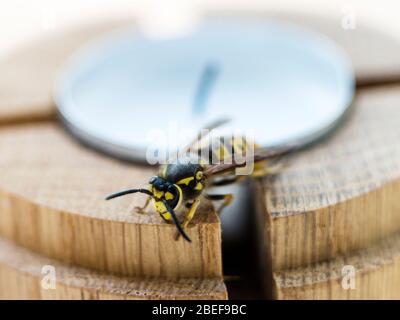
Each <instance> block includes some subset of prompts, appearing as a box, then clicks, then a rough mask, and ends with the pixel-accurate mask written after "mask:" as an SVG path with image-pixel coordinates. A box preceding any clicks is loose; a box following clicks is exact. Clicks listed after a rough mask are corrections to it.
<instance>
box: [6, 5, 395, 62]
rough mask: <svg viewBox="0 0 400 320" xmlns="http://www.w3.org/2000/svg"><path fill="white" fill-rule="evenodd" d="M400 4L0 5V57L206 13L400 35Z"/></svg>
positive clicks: (173, 24) (163, 27)
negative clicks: (45, 40) (113, 25)
mask: <svg viewBox="0 0 400 320" xmlns="http://www.w3.org/2000/svg"><path fill="white" fill-rule="evenodd" d="M399 8H400V4H399V3H398V1H395V0H381V1H379V2H378V1H374V0H353V1H350V0H329V1H328V0H324V1H318V0H296V1H290V0H281V1H261V0H235V1H226V0H217V1H216V0H201V1H200V0H182V1H176V0H174V1H172V0H163V1H162V0H150V1H138V0H97V1H95V0H82V1H65V0H35V1H29V0H1V1H0V55H4V54H6V53H7V52H9V51H10V50H12V49H13V48H16V47H18V46H21V45H22V44H24V43H26V42H30V41H33V40H34V39H35V38H38V37H40V36H42V35H43V34H45V33H52V32H55V31H56V30H57V31H62V30H65V29H68V28H70V27H71V26H73V25H76V24H90V23H94V22H96V21H104V20H108V19H109V20H114V19H116V18H131V17H134V18H136V19H138V20H139V23H140V25H141V26H142V27H143V28H144V30H147V31H148V32H151V33H165V32H174V31H176V30H179V29H180V28H181V27H182V26H185V25H187V24H190V23H192V22H193V21H194V20H195V19H196V18H197V17H198V16H199V15H201V14H202V13H204V12H207V11H210V10H212V11H215V10H218V11H230V12H232V11H233V12H241V11H243V10H252V11H254V10H261V9H262V10H271V11H272V12H274V11H285V12H286V11H289V12H300V13H308V14H318V15H322V16H328V17H330V18H332V19H336V20H337V23H338V26H340V25H341V22H342V20H343V18H345V17H346V16H349V15H355V18H356V20H357V21H360V22H366V23H367V24H369V25H371V26H373V27H375V28H380V29H384V30H385V31H386V32H390V33H393V34H400V20H399V19H398V12H399Z"/></svg>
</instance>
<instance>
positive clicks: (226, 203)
mask: <svg viewBox="0 0 400 320" xmlns="http://www.w3.org/2000/svg"><path fill="white" fill-rule="evenodd" d="M206 198H207V199H209V200H211V201H218V200H224V202H223V203H222V204H221V206H220V207H219V208H218V209H217V214H221V211H222V210H223V209H224V208H225V207H227V206H229V205H230V204H231V203H232V201H233V194H231V193H229V194H207V195H206Z"/></svg>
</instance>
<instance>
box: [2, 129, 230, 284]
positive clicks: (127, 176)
mask: <svg viewBox="0 0 400 320" xmlns="http://www.w3.org/2000/svg"><path fill="white" fill-rule="evenodd" d="M0 150H1V157H0V172H1V175H0V212H1V214H0V234H1V235H2V236H4V237H6V238H8V239H10V240H13V241H15V242H16V243H18V244H20V245H22V246H24V247H26V248H29V249H32V250H34V251H36V252H39V253H41V254H44V255H47V256H49V257H52V258H56V259H59V260H61V261H64V262H68V263H73V264H76V265H79V266H84V267H90V268H93V269H97V270H101V271H108V272H112V273H118V274H122V275H128V276H162V277H199V278H207V277H220V276H222V266H221V265H222V263H221V230H220V223H219V219H218V217H217V216H216V214H215V213H214V212H213V210H212V209H211V207H209V206H208V207H207V206H206V207H203V208H201V209H200V210H199V212H198V214H197V215H196V219H195V220H194V221H193V223H192V224H191V225H189V228H188V234H189V236H190V237H191V239H192V243H188V242H186V241H184V240H183V239H182V238H181V239H180V240H179V241H175V240H174V235H175V232H176V229H175V226H174V225H172V224H167V223H165V222H164V221H163V220H162V219H161V218H160V216H159V215H158V214H156V213H154V212H153V213H152V214H150V215H142V214H137V213H134V210H133V209H134V207H135V206H137V205H141V204H143V202H144V197H143V196H142V195H134V196H127V197H124V198H120V199H115V200H113V201H105V200H104V197H105V196H106V195H107V194H109V193H111V192H115V191H118V190H121V189H125V188H132V187H135V186H143V185H145V184H146V183H147V182H148V179H149V178H150V177H151V176H152V175H154V173H155V172H154V170H153V169H151V168H149V167H140V166H133V165H129V164H126V163H121V162H119V161H117V160H113V159H109V158H107V157H105V156H103V155H100V154H98V153H96V152H93V151H91V150H89V149H87V148H85V147H83V146H81V145H80V144H78V143H77V142H76V141H75V140H74V139H72V138H70V136H69V135H68V134H67V133H66V132H64V130H62V129H61V128H60V127H59V126H58V125H57V124H52V123H47V124H46V123H44V124H39V123H37V124H30V125H28V124H24V125H21V126H6V127H3V128H1V129H0Z"/></svg>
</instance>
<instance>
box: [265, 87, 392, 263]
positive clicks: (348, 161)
mask: <svg viewBox="0 0 400 320" xmlns="http://www.w3.org/2000/svg"><path fill="white" fill-rule="evenodd" d="M399 106H400V87H399V86H395V87H392V88H389V87H388V88H385V89H383V88H382V89H376V90H366V91H361V92H360V93H359V94H358V96H357V99H356V101H355V106H354V110H353V113H352V114H351V116H350V117H349V119H348V121H347V123H346V124H345V125H344V126H343V127H342V128H340V129H339V130H338V131H337V132H336V133H335V135H333V136H332V137H331V138H330V139H327V140H326V141H324V143H322V144H319V145H317V146H315V147H314V148H310V149H308V150H305V151H303V152H301V153H299V154H297V155H295V156H294V157H293V158H292V159H291V160H290V161H289V163H288V165H287V167H286V168H285V170H283V171H282V173H281V174H279V175H277V176H275V177H270V178H268V179H266V180H265V181H264V183H263V185H262V186H258V187H259V189H258V192H260V193H261V194H264V195H265V198H264V201H263V205H261V206H260V207H259V214H260V215H261V216H262V217H264V219H263V222H262V225H263V227H262V228H263V231H262V232H263V233H264V236H265V238H264V240H265V242H266V243H267V247H266V249H265V250H266V255H267V257H268V260H269V261H270V263H271V265H272V266H271V268H272V270H285V269H290V268H296V267H301V266H308V265H311V264H313V263H315V262H320V261H326V260H328V259H333V258H335V257H336V256H340V255H347V254H349V253H351V252H353V251H354V250H358V249H362V248H365V247H368V246H371V245H373V244H374V243H375V242H377V241H379V240H382V239H384V238H385V237H388V236H390V235H391V234H393V233H394V232H396V231H398V230H400V215H399V212H400V202H399V201H398V195H399V192H400V144H399V141H400V127H399V119H400V108H399ZM260 188H261V189H260Z"/></svg>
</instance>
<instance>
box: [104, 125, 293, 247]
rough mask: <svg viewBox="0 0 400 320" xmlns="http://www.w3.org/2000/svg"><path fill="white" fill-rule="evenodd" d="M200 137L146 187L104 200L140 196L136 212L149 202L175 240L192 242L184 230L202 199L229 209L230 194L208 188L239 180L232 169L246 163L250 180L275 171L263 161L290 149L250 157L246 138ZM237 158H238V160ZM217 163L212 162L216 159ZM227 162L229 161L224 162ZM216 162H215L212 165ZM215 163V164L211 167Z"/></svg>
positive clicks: (261, 151) (258, 150) (256, 150)
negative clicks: (174, 231)
mask: <svg viewBox="0 0 400 320" xmlns="http://www.w3.org/2000/svg"><path fill="white" fill-rule="evenodd" d="M224 122H225V121H217V122H216V123H214V124H210V125H209V127H208V128H209V132H210V131H211V130H213V129H215V128H216V127H217V126H220V125H221V124H222V123H224ZM201 141H202V139H201V135H198V137H197V138H196V139H195V140H194V141H193V142H192V143H190V144H189V146H187V147H186V148H185V149H184V152H181V153H180V155H179V156H178V157H177V158H176V159H174V161H168V162H167V164H164V165H162V166H160V168H159V172H158V174H157V175H156V176H153V177H151V178H150V180H149V182H148V186H147V187H146V188H139V189H129V190H124V191H120V192H117V193H114V194H111V195H109V196H108V197H106V200H110V199H114V198H117V197H120V196H124V195H127V194H132V193H143V194H145V195H147V196H148V197H147V200H146V202H145V204H144V205H143V206H142V207H137V208H136V211H137V212H138V213H145V209H146V208H147V206H148V205H149V204H150V202H151V201H152V202H153V204H154V208H155V211H156V212H157V213H158V214H159V215H160V216H161V218H162V219H163V220H164V221H165V222H168V223H170V222H173V223H174V224H175V226H176V228H177V231H178V233H177V238H179V236H182V237H183V238H184V239H185V240H187V241H189V242H191V239H190V238H189V236H188V235H187V234H186V232H185V229H186V228H187V226H188V225H189V223H190V221H191V220H192V219H193V217H194V216H195V213H196V210H197V208H198V207H199V204H200V201H201V200H202V199H203V198H206V199H209V200H211V201H213V202H214V201H223V202H222V204H221V205H220V207H219V208H218V210H216V211H217V213H218V214H220V213H221V211H222V210H223V209H224V208H225V207H226V206H228V205H229V204H230V203H231V202H232V200H233V195H232V194H210V193H209V192H208V189H209V188H210V187H215V186H222V185H229V184H232V183H236V182H238V181H239V180H242V179H243V178H244V177H245V176H240V175H236V174H235V172H234V171H235V169H236V168H239V167H243V166H245V165H246V164H247V163H248V162H249V161H252V162H253V163H254V170H253V172H252V174H251V176H252V177H262V176H265V175H267V174H268V173H271V172H272V171H274V170H269V169H268V166H267V163H266V161H267V160H268V159H271V158H276V157H279V156H282V155H284V154H286V153H288V152H289V151H291V150H293V148H292V147H290V146H283V147H280V148H271V149H261V148H258V147H257V146H255V147H254V149H253V150H254V152H253V153H252V156H251V157H248V156H247V155H248V154H249V153H250V152H249V149H250V145H249V143H248V141H247V139H246V138H245V137H233V136H232V137H229V138H226V137H225V138H224V139H219V141H218V142H219V143H215V141H212V142H210V141H207V142H206V143H201ZM237 155H240V157H238V156H237ZM216 159H217V160H218V161H215V160H216ZM227 159H229V160H230V161H227ZM215 162H217V163H215ZM213 163H215V164H213ZM182 208H183V209H184V210H186V213H185V214H184V216H183V220H182V221H180V219H178V217H177V214H176V212H177V211H178V210H180V209H182Z"/></svg>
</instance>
